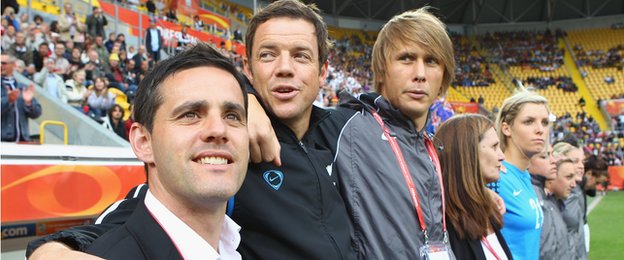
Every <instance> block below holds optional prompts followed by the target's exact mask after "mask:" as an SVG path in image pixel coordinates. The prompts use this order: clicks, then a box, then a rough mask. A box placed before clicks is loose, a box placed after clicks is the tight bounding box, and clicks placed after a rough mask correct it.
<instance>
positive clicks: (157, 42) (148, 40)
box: [145, 19, 163, 62]
mask: <svg viewBox="0 0 624 260" xmlns="http://www.w3.org/2000/svg"><path fill="white" fill-rule="evenodd" d="M145 46H146V47H147V51H148V53H149V55H150V56H152V59H153V60H154V62H158V61H159V60H160V50H161V49H162V47H163V37H162V34H161V32H160V30H159V29H158V28H157V27H156V19H151V20H150V24H149V28H147V31H146V32H145Z"/></svg>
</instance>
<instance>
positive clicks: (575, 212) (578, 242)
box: [562, 183, 587, 260]
mask: <svg viewBox="0 0 624 260" xmlns="http://www.w3.org/2000/svg"><path fill="white" fill-rule="evenodd" d="M583 196H585V193H584V191H583V190H582V188H581V185H578V183H577V185H576V187H574V189H573V190H572V193H570V196H569V197H568V198H567V199H566V200H565V210H564V211H563V212H562V215H563V220H564V221H565V223H566V226H567V227H568V234H570V237H572V248H573V251H574V252H575V259H580V260H584V259H587V251H586V250H585V229H584V227H583V226H584V225H585V222H584V221H583V216H584V215H585V198H583Z"/></svg>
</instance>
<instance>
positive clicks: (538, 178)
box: [531, 174, 546, 189]
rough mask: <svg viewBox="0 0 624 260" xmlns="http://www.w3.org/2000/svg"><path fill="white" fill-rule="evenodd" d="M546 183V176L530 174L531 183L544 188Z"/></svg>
mask: <svg viewBox="0 0 624 260" xmlns="http://www.w3.org/2000/svg"><path fill="white" fill-rule="evenodd" d="M545 183H546V177H544V176H542V175H537V174H531V184H533V185H535V186H537V187H540V188H542V189H543V188H544V184H545Z"/></svg>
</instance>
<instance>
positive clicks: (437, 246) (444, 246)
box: [420, 241, 455, 260]
mask: <svg viewBox="0 0 624 260" xmlns="http://www.w3.org/2000/svg"><path fill="white" fill-rule="evenodd" d="M420 258H421V259H423V260H455V255H453V250H451V247H450V246H449V244H448V243H444V242H439V241H430V242H429V243H427V244H425V245H424V246H421V247H420Z"/></svg>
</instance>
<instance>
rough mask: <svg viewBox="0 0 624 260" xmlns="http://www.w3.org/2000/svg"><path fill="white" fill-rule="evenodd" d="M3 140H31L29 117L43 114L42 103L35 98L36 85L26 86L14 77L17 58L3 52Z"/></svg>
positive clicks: (1, 70) (0, 70)
mask: <svg viewBox="0 0 624 260" xmlns="http://www.w3.org/2000/svg"><path fill="white" fill-rule="evenodd" d="M0 57H1V58H0V60H1V63H2V69H0V73H1V74H2V86H1V87H0V90H1V91H2V113H0V114H1V115H2V123H1V126H2V131H1V132H2V141H3V142H20V141H30V134H29V130H28V119H29V118H32V119H35V118H38V117H39V116H40V115H41V105H40V104H39V102H38V101H37V99H36V98H35V85H34V84H32V83H31V84H30V85H29V86H28V87H24V86H22V85H21V84H19V83H18V82H17V81H16V80H15V78H14V77H13V66H14V65H15V58H14V57H11V56H9V55H6V54H4V53H2V55H0Z"/></svg>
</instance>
